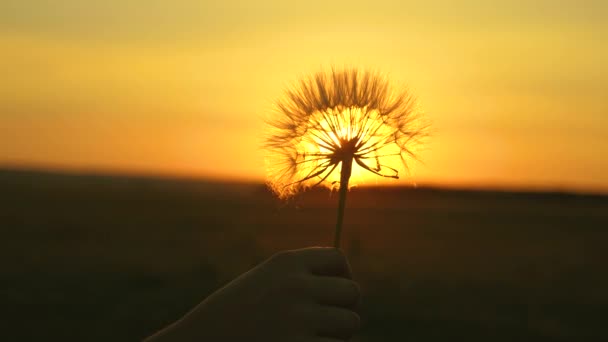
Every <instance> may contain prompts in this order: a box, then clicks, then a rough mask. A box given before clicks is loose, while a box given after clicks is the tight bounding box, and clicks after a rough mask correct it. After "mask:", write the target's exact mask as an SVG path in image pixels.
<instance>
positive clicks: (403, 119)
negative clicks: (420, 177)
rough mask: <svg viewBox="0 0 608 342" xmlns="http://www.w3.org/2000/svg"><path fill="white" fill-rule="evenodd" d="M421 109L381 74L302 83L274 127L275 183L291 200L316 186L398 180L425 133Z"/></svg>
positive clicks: (270, 141) (345, 73)
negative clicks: (417, 111)
mask: <svg viewBox="0 0 608 342" xmlns="http://www.w3.org/2000/svg"><path fill="white" fill-rule="evenodd" d="M414 104H415V101H414V99H413V98H412V97H411V96H410V94H409V93H408V92H407V91H405V90H402V91H396V90H395V89H394V88H392V87H391V86H390V85H389V83H388V81H387V80H386V79H385V78H384V77H382V76H380V75H378V74H375V73H370V72H361V71H359V70H356V69H347V70H342V71H338V70H335V69H332V70H331V72H319V73H317V74H315V75H313V76H311V77H310V78H307V79H304V80H302V81H301V82H300V83H299V84H298V85H297V87H295V88H292V89H291V90H288V91H287V93H286V95H285V97H284V98H282V99H281V100H279V101H278V103H277V109H278V110H277V113H276V114H277V115H276V117H273V118H272V119H271V120H269V121H268V124H269V128H270V132H269V135H268V138H267V140H266V145H265V147H266V149H267V151H268V155H267V158H266V165H267V167H268V175H269V177H268V180H269V185H270V186H271V188H272V189H273V190H274V191H275V193H277V194H278V195H279V196H280V197H289V196H291V195H293V194H295V193H297V192H298V191H300V190H302V189H305V188H308V187H313V186H316V185H326V186H329V187H331V188H333V187H334V186H336V185H338V186H339V187H340V189H342V188H347V187H348V186H349V185H352V184H362V183H364V182H365V181H367V180H369V179H370V178H369V177H372V176H380V177H383V178H393V179H398V178H399V175H400V170H402V169H404V168H405V166H406V159H407V158H408V157H413V155H414V154H413V152H412V148H413V147H414V146H415V145H416V143H417V142H418V141H419V138H420V137H421V136H423V135H424V134H423V132H424V129H423V128H424V127H422V126H421V125H420V122H419V120H417V119H418V116H417V114H416V113H415V112H414V107H415V106H414ZM351 176H352V177H351ZM351 178H352V181H350V180H351Z"/></svg>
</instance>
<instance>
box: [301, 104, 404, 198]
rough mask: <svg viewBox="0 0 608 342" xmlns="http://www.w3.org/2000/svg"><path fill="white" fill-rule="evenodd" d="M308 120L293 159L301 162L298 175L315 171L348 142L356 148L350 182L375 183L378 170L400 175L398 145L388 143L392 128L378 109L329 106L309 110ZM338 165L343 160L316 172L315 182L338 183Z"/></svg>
mask: <svg viewBox="0 0 608 342" xmlns="http://www.w3.org/2000/svg"><path fill="white" fill-rule="evenodd" d="M310 120H311V121H310V122H311V125H310V127H309V128H308V130H307V132H306V133H304V134H303V135H302V138H301V141H300V142H299V144H298V146H297V149H298V150H300V151H302V153H301V155H300V156H299V157H300V158H299V159H298V160H297V161H296V163H298V165H301V167H300V168H299V169H298V172H299V176H298V178H300V179H304V178H306V177H307V176H309V175H312V174H314V173H316V172H315V170H317V169H318V168H319V166H324V165H323V163H324V162H326V161H329V160H330V159H331V156H332V154H334V153H335V152H336V151H338V150H340V149H344V148H347V144H348V143H349V142H351V144H354V147H355V148H356V149H355V151H354V159H355V162H354V163H353V165H352V175H351V178H350V182H351V183H350V184H351V186H357V185H363V184H369V183H373V184H375V183H376V182H377V180H378V179H379V178H378V177H377V175H378V174H380V175H382V176H384V177H388V178H399V174H400V173H401V171H404V170H403V169H404V167H403V161H402V159H401V158H402V156H401V151H400V149H399V146H398V145H396V144H389V143H387V140H390V138H391V137H393V136H394V134H395V132H394V129H391V128H390V126H388V125H386V124H385V123H384V122H383V120H382V117H381V116H380V114H379V113H378V111H377V110H367V108H357V107H351V108H344V109H338V108H336V109H328V110H326V111H324V112H316V113H314V114H312V115H311V117H310ZM341 167H342V162H340V163H339V165H334V166H332V167H331V168H330V169H328V170H327V172H324V173H323V174H322V175H319V176H321V177H319V176H317V177H318V182H321V181H322V180H323V181H327V182H326V183H325V184H328V185H330V186H331V187H333V186H334V185H337V184H339V182H340V169H341ZM366 168H367V169H366ZM369 170H371V171H372V172H370V171H369Z"/></svg>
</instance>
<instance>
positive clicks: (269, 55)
mask: <svg viewBox="0 0 608 342" xmlns="http://www.w3.org/2000/svg"><path fill="white" fill-rule="evenodd" d="M607 18H608V1H602V0H597V1H584V0H583V1H559V0H553V1H549V0H541V1H501V2H498V1H496V2H493V1H481V0H480V1H420V2H409V1H367V2H357V1H348V2H340V1H327V0H325V1H298V2H290V1H284V0H276V1H238V2H237V1H151V0H147V1H142V0H135V1H123V0H107V1H99V2H93V1H82V0H55V1H43V0H39V1H28V0H8V1H7V0H4V1H2V2H1V3H0V56H1V58H0V75H2V78H1V80H0V165H1V166H5V167H6V166H25V167H41V168H58V169H69V170H86V171H104V172H105V171H112V172H134V173H148V174H167V175H180V176H194V177H213V178H226V179H236V178H238V179H250V180H260V181H261V180H263V179H264V175H265V168H264V153H263V151H262V149H261V148H260V145H261V142H262V140H263V138H264V123H263V118H265V117H266V116H267V115H268V113H270V112H271V111H272V108H273V102H274V101H275V100H276V99H277V98H278V97H280V96H281V95H282V93H283V90H284V89H285V87H286V86H288V85H289V84H291V83H292V82H294V81H297V80H298V79H299V78H300V77H302V76H305V75H308V74H310V73H312V72H315V71H317V70H319V69H322V68H327V67H330V66H332V65H335V66H355V67H361V68H364V69H371V70H379V71H382V72H385V73H387V74H388V75H389V76H390V78H391V80H392V81H393V82H395V83H398V84H404V85H407V86H408V88H409V89H410V90H411V91H412V92H413V93H414V94H415V95H416V97H417V98H418V101H419V108H420V109H421V110H422V111H423V112H424V113H425V115H426V117H427V118H428V119H429V120H430V121H431V122H432V130H431V133H432V136H431V138H430V139H429V141H428V143H427V144H426V145H425V148H424V149H423V150H421V151H420V158H421V160H422V163H419V162H413V163H412V164H411V169H410V173H409V175H407V176H406V177H403V178H402V180H400V181H398V182H396V183H393V184H413V183H417V184H436V185H447V186H484V187H485V186H497V187H518V188H549V189H556V188H557V189H569V190H577V191H602V192H607V191H608V20H607Z"/></svg>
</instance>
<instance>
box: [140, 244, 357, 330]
mask: <svg viewBox="0 0 608 342" xmlns="http://www.w3.org/2000/svg"><path fill="white" fill-rule="evenodd" d="M350 278H351V274H350V267H349V265H348V262H347V260H346V258H345V257H344V255H343V254H342V252H340V251H339V250H337V249H335V248H306V249H299V250H293V251H286V252H281V253H278V254H276V255H274V256H273V257H271V258H270V259H268V260H266V261H265V262H263V263H261V264H260V265H258V266H256V267H255V268H253V269H251V270H250V271H248V272H246V273H245V274H243V275H241V276H240V277H238V278H237V279H235V280H233V281H232V282H230V283H229V284H228V285H226V286H225V287H223V288H222V289H220V290H218V291H217V292H215V293H213V294H212V295H211V296H209V297H208V298H207V299H205V300H204V301H203V302H201V303H200V304H199V305H198V306H197V307H196V308H194V309H193V310H192V311H191V312H189V313H188V314H187V315H186V316H185V317H184V318H182V319H181V320H179V321H178V322H176V323H174V324H173V325H171V326H169V327H167V328H165V329H164V330H162V331H161V332H159V333H157V334H156V335H154V336H152V337H149V338H148V339H147V340H146V341H148V342H152V341H154V342H156V341H264V342H266V341H268V342H275V341H276V342H287V341H289V342H292V341H293V342H304V341H306V342H308V341H311V342H312V341H314V342H332V341H336V342H337V341H343V340H348V339H349V338H350V337H351V336H352V335H353V334H354V333H355V332H356V331H357V330H358V329H359V316H358V315H357V314H356V313H355V312H354V311H353V310H354V307H355V306H356V305H357V303H358V301H359V287H358V285H357V284H356V283H355V282H353V281H352V280H351V279H350Z"/></svg>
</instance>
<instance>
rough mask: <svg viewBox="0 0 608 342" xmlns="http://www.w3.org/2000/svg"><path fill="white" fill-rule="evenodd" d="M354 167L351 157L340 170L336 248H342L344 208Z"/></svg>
mask: <svg viewBox="0 0 608 342" xmlns="http://www.w3.org/2000/svg"><path fill="white" fill-rule="evenodd" d="M352 167H353V157H352V156H349V157H346V158H344V160H342V167H341V170H340V200H339V202H338V220H337V222H336V235H335V237H334V247H336V248H340V235H341V234H342V222H343V219H344V207H345V206H346V194H347V193H348V180H349V179H350V174H351V171H352Z"/></svg>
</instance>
